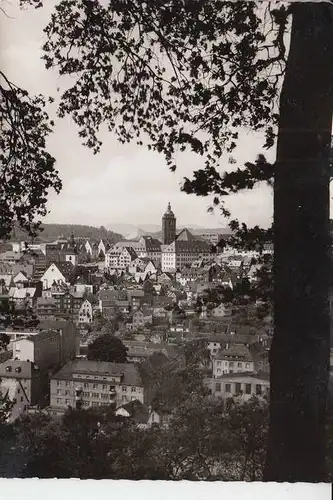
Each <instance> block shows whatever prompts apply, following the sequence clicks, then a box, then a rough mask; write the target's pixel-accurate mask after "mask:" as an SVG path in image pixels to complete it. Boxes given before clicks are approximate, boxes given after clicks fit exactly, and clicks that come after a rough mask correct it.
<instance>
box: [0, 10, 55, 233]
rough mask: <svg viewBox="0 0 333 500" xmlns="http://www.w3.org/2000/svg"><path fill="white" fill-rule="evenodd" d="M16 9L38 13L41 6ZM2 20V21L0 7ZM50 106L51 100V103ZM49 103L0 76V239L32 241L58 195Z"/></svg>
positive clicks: (1, 72)
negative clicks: (15, 235) (50, 199)
mask: <svg viewBox="0 0 333 500" xmlns="http://www.w3.org/2000/svg"><path fill="white" fill-rule="evenodd" d="M19 4H20V5H21V6H24V5H29V4H31V5H33V6H34V7H36V8H37V7H40V6H41V5H42V2H41V1H39V0H20V2H19ZM0 15H6V12H5V10H4V8H3V7H1V11H0ZM50 100H52V99H51V98H50ZM47 102H48V100H47V99H46V98H45V97H44V96H42V95H37V96H31V95H29V93H28V92H27V91H26V90H25V89H23V88H21V87H19V86H18V85H16V84H15V83H14V82H12V81H11V80H10V78H9V77H8V76H7V75H6V74H5V73H4V72H3V71H0V128H1V137H0V200H1V201H0V238H2V239H3V238H7V237H9V236H10V234H11V232H12V230H13V228H15V227H17V226H18V227H19V228H20V229H23V230H24V231H25V232H26V233H28V234H29V235H30V236H35V235H36V233H37V229H38V228H39V227H40V221H38V220H36V219H38V218H39V217H43V216H45V215H46V214H47V208H46V202H47V196H48V192H49V190H50V189H54V190H55V191H56V193H59V192H60V190H61V187H62V185H61V181H60V178H59V175H58V171H57V170H56V169H55V158H53V156H52V155H51V154H50V153H48V151H47V149H46V140H47V137H48V135H49V134H50V133H51V131H52V128H53V125H54V123H53V121H52V120H50V118H49V117H48V115H47V113H46V105H47Z"/></svg>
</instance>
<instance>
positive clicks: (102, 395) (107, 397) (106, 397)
mask: <svg viewBox="0 0 333 500" xmlns="http://www.w3.org/2000/svg"><path fill="white" fill-rule="evenodd" d="M101 398H102V399H109V395H108V394H101Z"/></svg>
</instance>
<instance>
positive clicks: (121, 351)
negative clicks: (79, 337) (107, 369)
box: [87, 334, 127, 363]
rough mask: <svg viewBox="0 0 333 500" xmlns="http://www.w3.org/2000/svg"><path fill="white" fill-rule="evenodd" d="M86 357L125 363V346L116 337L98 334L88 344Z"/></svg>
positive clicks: (93, 359)
mask: <svg viewBox="0 0 333 500" xmlns="http://www.w3.org/2000/svg"><path fill="white" fill-rule="evenodd" d="M87 359H89V360H91V361H110V362H113V363H126V361H127V348H126V347H125V346H124V344H123V343H122V341H121V340H120V339H119V338H118V337H114V336H113V335H110V334H105V335H100V336H99V337H97V338H96V339H95V340H93V342H91V343H90V344H89V345H88V352H87Z"/></svg>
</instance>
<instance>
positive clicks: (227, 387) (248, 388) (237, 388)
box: [215, 382, 264, 396]
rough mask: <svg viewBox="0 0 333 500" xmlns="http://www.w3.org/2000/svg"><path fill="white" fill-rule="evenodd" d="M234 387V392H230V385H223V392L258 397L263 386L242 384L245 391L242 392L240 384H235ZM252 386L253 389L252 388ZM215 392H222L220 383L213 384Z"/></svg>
mask: <svg viewBox="0 0 333 500" xmlns="http://www.w3.org/2000/svg"><path fill="white" fill-rule="evenodd" d="M234 385H235V387H234V391H232V390H231V384H224V392H226V393H233V394H242V393H243V392H244V393H245V394H252V393H254V394H256V395H257V396H260V395H261V394H262V393H263V387H264V386H263V385H262V384H244V385H245V390H244V391H242V384H241V383H239V382H236V383H235V384H234ZM252 386H254V387H252ZM215 392H222V384H221V382H216V383H215Z"/></svg>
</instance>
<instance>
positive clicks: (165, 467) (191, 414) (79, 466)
mask: <svg viewBox="0 0 333 500" xmlns="http://www.w3.org/2000/svg"><path fill="white" fill-rule="evenodd" d="M267 415H268V406H267V403H265V402H264V401H259V400H257V399H255V398H253V399H252V400H250V401H248V402H246V403H241V402H240V401H237V400H229V401H228V402H227V403H225V402H223V401H222V400H218V401H213V400H209V399H207V398H206V397H203V396H201V395H200V394H192V396H191V397H190V398H188V400H187V401H183V402H182V403H181V404H179V405H178V407H177V408H175V410H174V411H173V413H172V415H171V418H170V421H169V425H168V427H162V426H159V425H156V424H155V425H154V426H152V427H151V428H147V429H140V428H138V427H137V426H136V425H135V424H134V423H133V422H132V421H131V420H129V419H126V418H125V419H124V418H120V417H115V416H114V413H113V411H112V410H109V409H108V408H107V407H105V408H101V407H100V408H97V409H94V408H90V409H88V410H68V411H67V412H66V414H65V415H64V416H63V417H62V418H61V419H60V420H59V419H57V420H54V419H52V417H50V416H49V415H47V414H43V413H36V414H33V415H25V416H22V417H21V418H20V419H19V420H18V421H17V422H16V424H15V440H14V442H12V445H13V446H12V454H13V455H14V456H15V455H16V458H17V460H19V461H20V462H22V457H24V463H25V465H24V467H23V469H22V471H21V472H20V474H19V475H20V477H25V478H28V477H39V478H52V477H58V478H69V477H78V478H82V479H88V478H90V479H130V480H143V479H148V480H153V479H158V480H168V479H169V480H179V479H192V480H238V481H239V480H260V479H261V477H262V473H263V460H262V457H263V456H264V454H265V444H266V437H267Z"/></svg>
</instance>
